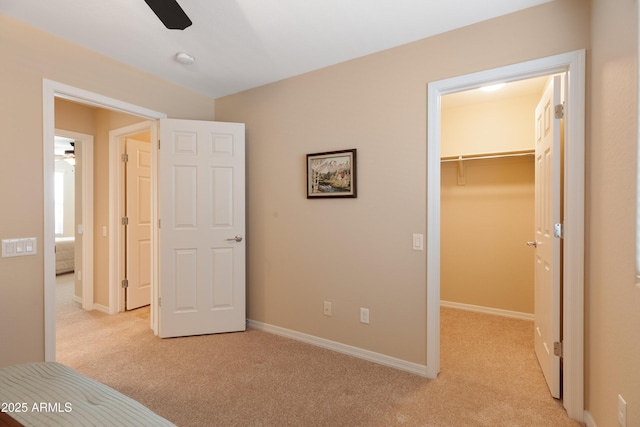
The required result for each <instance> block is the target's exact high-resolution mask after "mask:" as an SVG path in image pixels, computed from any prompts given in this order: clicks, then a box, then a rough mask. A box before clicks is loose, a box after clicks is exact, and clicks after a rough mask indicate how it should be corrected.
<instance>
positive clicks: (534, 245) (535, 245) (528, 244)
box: [527, 242, 538, 248]
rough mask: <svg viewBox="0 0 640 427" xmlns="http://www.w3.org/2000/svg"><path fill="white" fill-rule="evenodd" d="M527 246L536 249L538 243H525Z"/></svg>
mask: <svg viewBox="0 0 640 427" xmlns="http://www.w3.org/2000/svg"><path fill="white" fill-rule="evenodd" d="M527 246H533V247H534V248H537V247H538V242H527Z"/></svg>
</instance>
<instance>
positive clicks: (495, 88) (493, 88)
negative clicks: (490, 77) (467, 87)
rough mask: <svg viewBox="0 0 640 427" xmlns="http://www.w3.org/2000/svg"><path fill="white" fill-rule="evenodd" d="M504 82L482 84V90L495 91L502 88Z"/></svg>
mask: <svg viewBox="0 0 640 427" xmlns="http://www.w3.org/2000/svg"><path fill="white" fill-rule="evenodd" d="M504 85H505V84H504V83H496V84H494V85H489V86H482V87H481V88H480V90H482V91H484V92H495V91H496V90H500V89H502V88H503V87H504Z"/></svg>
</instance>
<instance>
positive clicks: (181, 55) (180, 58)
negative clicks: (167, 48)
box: [175, 52, 196, 65]
mask: <svg viewBox="0 0 640 427" xmlns="http://www.w3.org/2000/svg"><path fill="white" fill-rule="evenodd" d="M175 60H176V62H179V63H180V64H182V65H192V64H195V62H196V58H195V57H194V56H193V55H189V54H188V53H185V52H178V53H176V56H175Z"/></svg>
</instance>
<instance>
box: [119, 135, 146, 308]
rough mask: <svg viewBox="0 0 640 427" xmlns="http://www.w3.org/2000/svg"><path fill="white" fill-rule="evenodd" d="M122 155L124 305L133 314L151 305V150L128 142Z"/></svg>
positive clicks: (143, 142) (126, 141)
mask: <svg viewBox="0 0 640 427" xmlns="http://www.w3.org/2000/svg"><path fill="white" fill-rule="evenodd" d="M125 151H126V153H127V154H126V155H127V157H128V160H127V162H126V163H125V185H126V191H125V193H126V196H125V200H126V203H125V211H126V215H125V216H126V217H127V226H126V234H125V235H126V237H125V241H126V255H125V268H126V277H127V281H128V286H127V288H126V289H125V293H126V295H125V303H126V309H127V310H133V309H135V308H140V307H143V306H145V305H149V303H150V301H151V150H150V144H149V143H148V142H145V141H138V140H135V139H130V138H127V139H126V140H125Z"/></svg>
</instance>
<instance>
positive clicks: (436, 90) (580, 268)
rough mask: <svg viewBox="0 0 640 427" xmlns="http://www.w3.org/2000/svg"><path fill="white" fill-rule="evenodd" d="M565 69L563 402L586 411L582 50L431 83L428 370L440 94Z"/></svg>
mask: <svg viewBox="0 0 640 427" xmlns="http://www.w3.org/2000/svg"><path fill="white" fill-rule="evenodd" d="M557 73H568V76H569V79H568V86H567V92H568V96H567V100H566V102H567V106H568V107H567V108H566V111H565V125H566V126H565V133H566V136H567V138H566V140H565V153H564V154H565V157H564V158H565V161H564V168H565V169H564V170H565V179H564V182H563V190H564V193H563V195H564V196H563V199H564V216H565V218H570V221H567V223H566V224H564V235H565V239H564V243H563V244H564V247H563V279H564V280H563V282H564V283H565V286H564V289H563V343H562V345H563V361H564V370H563V387H564V398H563V404H564V407H565V409H566V410H567V413H568V415H569V416H570V417H571V418H573V419H576V420H580V421H581V420H582V418H583V416H584V372H583V368H584V167H585V162H584V160H585V159H584V140H585V131H584V127H585V112H584V110H585V51H584V50H579V51H574V52H569V53H566V54H560V55H555V56H551V57H547V58H541V59H537V60H532V61H527V62H523V63H519V64H514V65H509V66H505V67H500V68H496V69H492V70H487V71H482V72H478V73H473V74H468V75H464V76H459V77H453V78H450V79H445V80H440V81H437V82H432V83H429V85H428V95H427V98H428V106H427V109H428V118H427V123H428V144H427V375H428V376H429V377H434V378H435V377H437V375H438V372H439V371H440V314H439V313H440V252H439V248H440V185H441V183H440V173H441V170H440V156H441V153H440V149H441V128H440V124H441V109H440V101H441V97H442V96H443V95H446V94H449V93H456V92H462V91H465V90H469V89H475V88H479V87H481V86H484V85H489V84H495V83H506V82H512V81H517V80H523V79H526V78H531V77H537V76H542V75H549V74H557Z"/></svg>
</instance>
